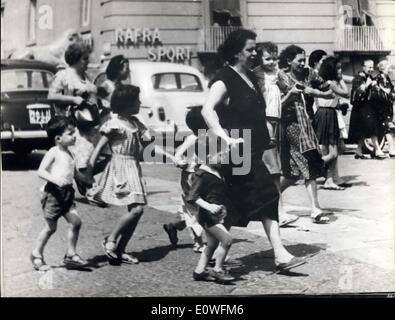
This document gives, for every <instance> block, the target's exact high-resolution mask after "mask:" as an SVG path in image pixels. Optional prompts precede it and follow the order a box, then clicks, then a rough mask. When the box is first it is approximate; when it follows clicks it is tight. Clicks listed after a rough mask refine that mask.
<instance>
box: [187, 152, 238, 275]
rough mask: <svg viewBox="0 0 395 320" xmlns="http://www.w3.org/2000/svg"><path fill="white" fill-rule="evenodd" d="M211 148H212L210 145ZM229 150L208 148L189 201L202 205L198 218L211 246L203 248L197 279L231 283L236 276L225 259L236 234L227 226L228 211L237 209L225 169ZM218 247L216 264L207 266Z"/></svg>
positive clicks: (196, 174) (195, 273)
mask: <svg viewBox="0 0 395 320" xmlns="http://www.w3.org/2000/svg"><path fill="white" fill-rule="evenodd" d="M210 149H211V148H210ZM228 151H229V150H226V151H219V152H216V153H211V154H210V152H208V155H207V161H206V163H204V164H201V165H200V167H199V168H198V169H197V170H196V172H195V175H194V179H193V183H192V188H191V190H190V192H189V194H188V196H187V201H188V202H190V203H195V204H196V205H197V206H198V207H199V212H198V221H199V223H200V224H201V225H202V226H203V228H204V230H205V232H206V237H207V246H206V247H205V249H204V250H203V252H202V254H201V256H200V259H199V262H198V265H197V266H196V268H195V271H194V272H193V279H194V280H195V281H216V282H218V283H229V282H232V281H233V280H235V278H234V277H232V276H231V275H230V274H229V273H228V272H227V271H226V270H225V269H224V262H225V258H226V256H227V253H228V251H229V249H230V247H231V245H232V237H231V235H230V233H229V231H228V230H227V229H226V228H225V226H224V219H225V217H226V215H227V212H229V214H231V213H230V212H231V210H234V209H233V206H232V203H231V201H230V198H229V191H228V187H227V185H226V183H225V180H224V176H223V174H222V173H221V172H222V168H223V165H221V164H224V163H226V161H228V160H229V158H228V157H229V152H228ZM214 251H215V266H214V268H213V269H212V270H210V271H207V270H206V268H207V266H208V264H209V262H210V260H211V258H212V257H213V254H214Z"/></svg>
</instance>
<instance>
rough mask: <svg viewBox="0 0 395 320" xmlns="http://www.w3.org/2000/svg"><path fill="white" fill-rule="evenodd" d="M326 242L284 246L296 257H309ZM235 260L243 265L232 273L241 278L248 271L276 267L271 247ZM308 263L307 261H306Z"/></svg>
mask: <svg viewBox="0 0 395 320" xmlns="http://www.w3.org/2000/svg"><path fill="white" fill-rule="evenodd" d="M326 247H327V245H326V244H303V243H302V244H295V245H290V246H286V248H287V250H288V251H289V252H290V253H291V254H293V255H294V256H297V257H306V258H311V257H313V256H315V255H317V254H318V253H320V252H321V251H323V250H325V248H326ZM237 260H239V261H240V262H242V264H243V266H241V267H237V268H232V275H234V276H237V277H238V278H242V276H243V275H247V274H249V273H250V272H256V271H264V272H273V273H274V270H275V268H276V265H275V263H274V254H273V249H270V250H266V251H262V252H258V253H253V254H250V255H247V256H244V257H239V258H238V259H237ZM307 263H308V261H307ZM279 274H281V275H286V276H291V277H306V276H308V274H304V273H298V272H294V271H287V272H282V273H279Z"/></svg>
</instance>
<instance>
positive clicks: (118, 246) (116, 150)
mask: <svg viewBox="0 0 395 320" xmlns="http://www.w3.org/2000/svg"><path fill="white" fill-rule="evenodd" d="M139 93H140V89H139V88H138V87H135V86H132V85H120V86H118V87H117V88H116V89H115V91H114V93H113V95H112V98H111V109H112V112H113V113H114V114H117V116H114V117H113V118H111V119H110V120H108V121H107V122H105V123H104V124H103V125H102V127H101V128H100V133H101V134H102V137H101V139H100V140H99V142H98V143H97V145H96V148H95V150H94V151H93V153H92V155H91V157H90V161H89V170H90V172H92V171H93V167H94V165H95V162H96V159H97V157H98V155H99V154H100V152H101V150H102V149H103V148H104V147H105V146H106V145H109V147H110V149H111V153H112V154H111V160H110V161H109V163H108V164H107V166H106V168H105V169H104V172H103V174H102V176H101V177H100V179H99V181H98V188H97V190H98V192H97V193H96V194H95V196H94V199H95V200H96V201H100V202H104V203H106V204H108V205H115V206H127V208H128V212H127V213H126V214H125V215H123V216H122V217H120V218H119V219H118V221H117V223H116V225H115V227H114V229H113V230H112V231H111V233H110V235H109V236H107V237H106V238H105V239H104V240H103V243H102V244H103V249H104V252H105V254H106V255H107V257H108V258H109V259H110V260H113V261H114V260H115V261H118V262H123V263H129V264H136V263H138V262H139V261H138V259H137V258H136V257H134V256H132V255H131V254H127V253H125V249H126V246H127V244H128V242H129V240H130V238H131V237H132V235H133V232H134V230H135V228H136V226H137V223H138V222H139V220H140V218H141V216H142V214H143V206H144V205H145V204H146V203H147V202H146V192H145V190H144V185H143V182H142V174H141V167H140V164H139V156H140V152H141V151H142V149H143V147H142V144H141V140H142V136H143V135H144V134H145V133H146V131H147V128H146V127H145V126H144V125H143V124H142V123H141V122H140V121H139V120H138V119H137V118H136V117H135V116H134V115H136V114H137V113H138V112H139V109H140V100H139Z"/></svg>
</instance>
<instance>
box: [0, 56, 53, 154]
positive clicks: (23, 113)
mask: <svg viewBox="0 0 395 320" xmlns="http://www.w3.org/2000/svg"><path fill="white" fill-rule="evenodd" d="M55 73H56V68H55V67H54V66H52V65H50V64H46V63H43V62H39V61H35V60H1V150H2V151H9V150H12V151H14V152H15V153H18V154H20V155H26V154H28V153H29V152H31V151H32V150H33V149H43V148H44V149H46V148H48V147H49V141H48V138H47V133H46V131H45V130H44V127H45V124H46V123H47V122H48V121H49V120H50V119H51V117H52V116H53V115H54V104H53V102H51V101H50V100H48V99H47V97H48V88H49V85H50V83H51V81H52V79H53V77H54V74H55Z"/></svg>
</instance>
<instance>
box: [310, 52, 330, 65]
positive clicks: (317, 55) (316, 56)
mask: <svg viewBox="0 0 395 320" xmlns="http://www.w3.org/2000/svg"><path fill="white" fill-rule="evenodd" d="M327 55H328V54H327V53H326V52H325V51H324V50H321V49H318V50H314V51H313V52H312V53H310V56H309V67H311V68H314V67H315V65H316V64H317V63H318V62H320V60H321V59H322V57H323V56H327Z"/></svg>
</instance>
